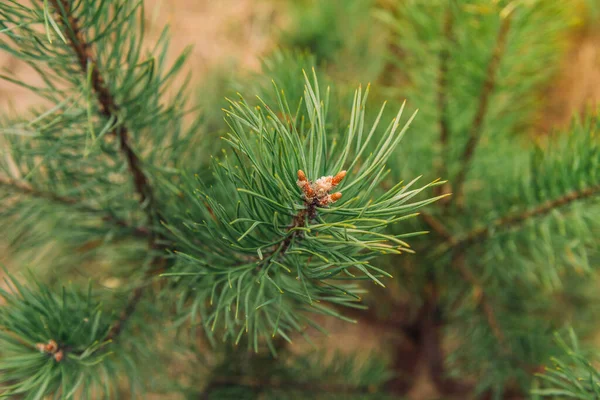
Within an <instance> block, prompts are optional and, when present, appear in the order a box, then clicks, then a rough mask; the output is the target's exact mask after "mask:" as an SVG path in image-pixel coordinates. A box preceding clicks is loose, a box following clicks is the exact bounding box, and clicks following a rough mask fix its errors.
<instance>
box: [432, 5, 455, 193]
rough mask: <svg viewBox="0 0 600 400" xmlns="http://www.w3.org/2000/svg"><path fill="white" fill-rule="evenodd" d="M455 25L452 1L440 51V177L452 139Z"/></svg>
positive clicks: (443, 190) (442, 190)
mask: <svg viewBox="0 0 600 400" xmlns="http://www.w3.org/2000/svg"><path fill="white" fill-rule="evenodd" d="M453 25H454V18H453V15H452V8H451V1H448V7H447V9H446V16H445V18H444V43H443V46H442V48H441V50H440V54H439V59H440V69H439V75H438V90H437V100H438V114H439V124H440V145H441V157H440V158H441V159H440V160H439V167H438V170H439V174H438V176H440V177H444V176H446V173H447V169H446V161H447V154H448V141H449V138H450V124H449V118H448V93H447V92H448V61H449V59H450V49H449V46H450V43H452V40H453ZM434 190H435V191H436V195H437V196H439V195H443V194H447V193H450V191H451V189H450V184H449V183H445V184H444V185H442V186H436V187H435V189H434ZM449 200H450V199H449V198H448V197H446V198H444V199H441V201H442V203H441V204H444V203H447V202H448V201H449Z"/></svg>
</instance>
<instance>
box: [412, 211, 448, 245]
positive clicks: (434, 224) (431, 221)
mask: <svg viewBox="0 0 600 400" xmlns="http://www.w3.org/2000/svg"><path fill="white" fill-rule="evenodd" d="M420 215H421V217H422V218H423V221H424V222H425V223H426V224H427V225H429V227H431V229H432V230H433V231H434V232H435V233H437V234H438V235H440V236H441V237H442V238H443V239H444V240H447V241H452V240H454V237H453V236H452V234H451V233H450V232H449V231H448V229H447V228H446V226H445V225H444V224H443V223H442V222H441V221H440V220H439V219H437V218H436V217H434V216H433V215H431V214H429V213H427V212H423V211H422V212H420Z"/></svg>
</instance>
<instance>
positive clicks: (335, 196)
mask: <svg viewBox="0 0 600 400" xmlns="http://www.w3.org/2000/svg"><path fill="white" fill-rule="evenodd" d="M341 198H342V193H341V192H336V193H334V194H332V195H331V202H332V203H333V202H335V201H338V200H339V199H341Z"/></svg>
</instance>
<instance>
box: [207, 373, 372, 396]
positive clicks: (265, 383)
mask: <svg viewBox="0 0 600 400" xmlns="http://www.w3.org/2000/svg"><path fill="white" fill-rule="evenodd" d="M231 386H244V387H247V388H251V389H255V390H256V391H258V392H261V391H263V390H265V389H271V390H290V391H297V392H304V393H315V394H317V393H334V394H336V395H338V394H366V393H377V391H375V390H374V389H373V388H371V387H367V386H362V387H361V386H352V385H347V384H340V383H311V382H292V381H288V382H284V381H279V380H268V379H258V378H249V377H245V376H240V377H214V378H213V379H212V380H211V382H210V384H209V385H208V386H207V387H206V388H205V389H204V391H203V392H202V394H201V396H200V398H201V399H210V398H211V397H210V394H211V393H212V392H214V391H215V390H217V389H219V388H225V387H231Z"/></svg>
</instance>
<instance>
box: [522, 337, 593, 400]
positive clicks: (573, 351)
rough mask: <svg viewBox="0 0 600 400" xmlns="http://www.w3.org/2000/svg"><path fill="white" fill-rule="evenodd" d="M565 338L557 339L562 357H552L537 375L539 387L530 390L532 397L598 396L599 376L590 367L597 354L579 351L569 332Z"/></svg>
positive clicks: (585, 399)
mask: <svg viewBox="0 0 600 400" xmlns="http://www.w3.org/2000/svg"><path fill="white" fill-rule="evenodd" d="M565 336H567V335H565ZM568 337H569V340H568V342H567V341H566V340H565V339H564V338H563V337H561V336H557V338H556V341H557V343H558V344H559V346H560V348H561V349H562V350H563V351H562V354H561V355H560V356H557V357H553V358H552V366H549V367H547V368H546V371H545V372H544V373H543V374H540V378H541V382H542V384H541V387H539V388H536V389H534V390H533V391H532V394H533V396H534V398H536V399H541V398H554V399H581V400H587V399H597V398H598V396H600V380H599V379H600V373H599V372H598V370H597V369H596V368H595V367H594V365H593V362H595V360H596V358H597V355H596V354H589V353H590V352H589V351H586V350H584V349H582V348H581V347H580V345H579V343H578V340H577V337H576V336H575V334H574V332H573V331H572V330H571V331H569V334H568ZM590 360H593V361H592V362H590Z"/></svg>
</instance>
